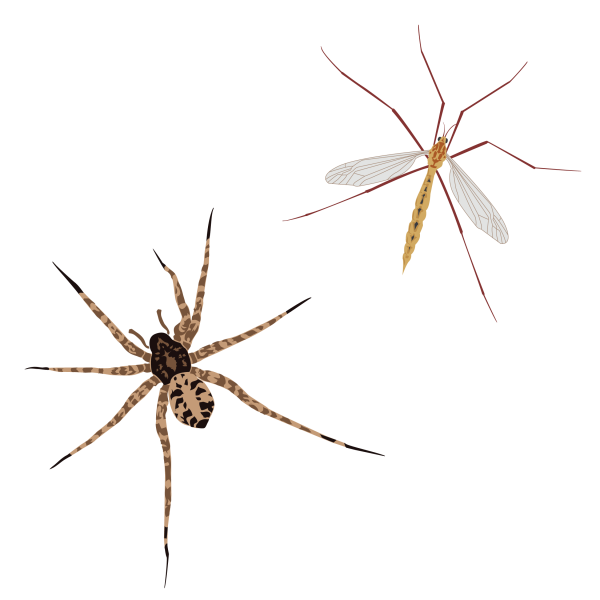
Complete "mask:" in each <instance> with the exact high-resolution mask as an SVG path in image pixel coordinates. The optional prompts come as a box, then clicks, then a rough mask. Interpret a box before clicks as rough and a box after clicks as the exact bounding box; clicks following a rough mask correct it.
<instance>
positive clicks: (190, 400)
mask: <svg viewBox="0 0 600 600" xmlns="http://www.w3.org/2000/svg"><path fill="white" fill-rule="evenodd" d="M211 223H212V212H211V215H210V219H209V221H208V231H207V234H206V247H205V251H204V265H203V266H202V272H201V274H200V281H199V283H198V292H197V294H196V303H195V305H194V314H193V315H191V316H190V309H189V308H188V306H187V304H186V302H185V299H184V297H183V292H182V291H181V287H180V285H179V281H178V279H177V275H175V273H174V272H173V271H171V269H169V267H167V266H166V265H165V263H163V262H162V260H161V259H160V257H159V256H158V254H156V252H154V253H155V254H156V257H157V258H158V260H159V262H160V264H161V265H162V267H163V269H164V270H165V271H166V272H167V273H168V274H169V275H170V276H171V279H172V280H173V290H174V292H175V301H176V302H177V307H178V308H179V312H180V313H181V321H179V323H178V324H177V325H176V326H175V328H174V331H173V337H172V338H171V337H170V332H169V329H168V328H167V326H166V325H165V323H164V321H163V319H162V316H161V311H160V310H158V311H157V315H158V319H159V321H160V324H161V325H162V326H163V328H164V329H165V330H166V332H167V333H162V332H159V333H155V334H154V335H153V336H152V337H151V338H150V348H149V350H150V352H145V351H144V350H142V349H141V348H139V347H138V346H136V345H135V344H134V343H133V342H131V341H130V340H129V339H127V337H126V336H125V335H124V334H123V332H122V331H121V330H120V329H119V328H118V327H117V326H116V325H115V324H114V323H113V322H112V321H111V320H110V319H109V318H108V317H107V316H106V315H105V314H104V313H103V312H102V311H101V310H100V309H99V308H98V306H96V304H94V303H93V302H92V300H91V299H90V298H89V297H88V296H87V295H86V294H85V293H84V292H83V291H82V289H81V288H80V287H79V286H78V285H77V284H76V283H75V282H74V281H73V280H72V279H71V278H70V277H69V276H68V275H67V274H66V273H65V272H64V271H62V270H61V269H60V268H59V267H58V266H57V265H56V264H55V265H54V266H55V267H56V268H57V269H58V270H59V271H60V272H61V273H62V274H63V275H64V277H65V278H66V279H67V281H68V282H69V283H70V284H71V285H72V286H73V287H74V288H75V290H76V292H77V293H78V294H79V295H80V296H81V298H82V299H83V301H84V302H85V303H86V304H87V305H88V306H89V307H90V309H91V311H92V312H93V313H94V314H95V315H96V316H97V317H98V318H99V319H100V321H102V323H104V325H106V327H108V329H109V330H110V332H111V333H112V335H113V337H114V338H115V339H116V340H117V341H118V342H119V343H120V344H121V346H123V348H125V350H127V352H129V353H130V354H133V355H134V356H139V357H140V358H142V359H143V360H144V361H146V362H145V363H143V364H140V365H128V366H125V367H114V368H94V367H28V368H29V369H42V370H45V371H57V372H60V373H100V374H103V375H137V374H138V373H152V377H150V378H149V379H146V381H144V383H142V384H141V385H140V386H138V387H137V388H136V389H135V390H134V392H133V393H132V394H131V395H130V396H129V398H127V401H126V402H125V404H124V405H123V406H122V407H121V409H120V410H119V412H118V413H117V414H116V415H115V416H114V417H113V418H112V420H111V421H109V422H108V423H107V424H106V425H105V426H104V427H102V429H99V430H98V431H97V432H96V433H95V434H94V435H93V436H92V437H91V438H89V439H88V440H87V441H85V442H84V443H83V444H81V445H80V446H78V447H77V448H75V450H72V451H71V452H69V454H67V455H66V456H63V457H62V458H61V459H60V460H59V461H58V462H57V463H56V464H54V465H53V466H52V467H50V468H51V469H54V467H56V466H57V465H59V464H60V463H61V462H63V461H64V460H66V459H67V458H70V457H71V456H73V455H74V454H76V453H77V452H79V451H80V450H83V449H84V448H86V447H87V446H89V445H90V444H92V443H93V442H95V441H96V440H97V439H98V438H99V437H100V436H102V435H104V434H105V433H106V432H107V431H109V430H110V429H112V428H113V427H114V426H115V425H117V423H119V422H120V421H121V420H122V419H123V417H125V415H127V413H128V412H129V411H130V410H131V409H132V408H133V407H134V406H135V405H136V404H137V403H138V402H140V401H141V400H142V399H143V398H144V396H146V395H147V394H148V392H150V390H151V389H152V388H153V387H155V386H157V385H158V384H159V383H162V387H161V388H160V392H159V396H158V404H157V407H156V431H157V433H158V437H159V439H160V443H161V445H162V449H163V457H164V465H165V510H164V516H165V524H164V548H165V555H166V568H165V586H166V583H167V573H168V569H169V546H168V530H169V514H170V512H171V451H170V443H169V434H168V432H167V421H166V413H167V404H170V405H171V409H172V411H173V413H174V414H175V416H176V417H177V420H178V421H180V422H181V423H183V424H184V425H188V426H189V427H195V428H197V429H204V428H205V427H206V426H207V424H208V421H209V419H210V417H211V415H212V412H213V409H214V405H215V403H214V400H213V397H212V395H211V393H210V391H209V389H208V386H207V385H206V383H207V382H208V383H214V384H216V385H219V386H221V387H223V388H225V389H226V390H229V391H230V392H231V393H232V394H234V395H235V396H237V397H238V398H239V399H240V400H241V401H242V402H244V404H246V405H247V406H249V407H250V408H253V409H254V410H256V411H258V412H259V413H262V414H263V415H267V416H269V417H272V418H273V419H277V420H279V421H282V422H283V423H287V424H288V425H292V426H293V427H296V428H298V429H301V430H302V431H306V432H307V433H311V434H312V435H316V436H317V437H320V438H322V439H324V440H327V441H328V442H333V443H334V444H337V445H338V446H343V447H344V448H350V450H359V451H361V452H368V453H369V454H378V455H379V456H383V455H382V454H379V453H378V452H371V451H370V450H364V449H363V448H357V447H355V446H350V445H349V444H345V443H344V442H340V441H339V440H335V439H333V438H331V437H328V436H326V435H323V434H322V433H319V432H317V431H314V430H313V429H309V428H308V427H305V426H304V425H301V424H300V423H296V422H295V421H292V420H291V419H288V418H287V417H284V416H283V415H280V414H279V413H276V412H275V411H273V410H270V409H269V408H267V407H266V406H265V405H264V404H261V403H260V402H258V401H257V400H255V399H254V398H252V397H251V396H250V395H248V394H247V393H246V392H245V391H244V390H243V389H242V388H241V387H240V386H239V385H238V384H237V383H236V382H235V381H233V379H230V378H229V377H225V375H220V374H219V373H215V372H214V371H205V370H203V369H199V368H197V367H194V366H193V365H194V364H196V363H198V362H200V361H202V360H204V359H205V358H208V357H209V356H212V355H213V354H216V353H217V352H221V351H222V350H226V349H227V348H230V347H231V346H234V345H235V344H238V343H239V342H243V341H244V340H247V339H248V338H251V337H252V336H253V335H256V334H257V333H260V332H261V331H264V330H265V329H267V328H268V327H270V326H271V325H274V324H275V323H277V321H279V320H280V319H282V318H283V317H285V316H286V315H289V314H290V313H291V312H292V311H293V310H295V309H296V308H298V307H299V306H301V305H302V304H304V303H305V302H307V301H308V300H310V298H307V299H306V300H303V301H302V302H299V303H298V304H296V305H295V306H292V308H289V309H288V310H286V311H285V312H283V313H281V314H280V315H278V316H276V317H274V318H273V319H271V320H270V321H267V322H266V323H263V324H262V325H259V326H258V327H255V328H254V329H250V330H248V331H246V332H245V333H242V334H240V335H238V336H235V337H232V338H228V339H225V340H221V341H219V342H214V343H212V344H208V345H207V346H204V347H203V348H200V349H199V350H196V351H195V352H192V353H191V354H190V353H188V350H189V349H190V346H191V345H192V341H193V340H194V337H195V335H196V333H198V329H199V327H200V316H201V313H202V306H203V304H204V290H205V286H206V276H207V274H208V259H209V253H210V229H211ZM129 333H131V334H133V335H135V336H136V337H137V338H139V339H140V340H141V342H142V343H143V345H144V346H145V347H146V348H148V346H147V345H146V342H145V341H144V339H143V338H142V336H141V335H140V334H139V333H137V332H135V331H134V330H133V329H130V330H129Z"/></svg>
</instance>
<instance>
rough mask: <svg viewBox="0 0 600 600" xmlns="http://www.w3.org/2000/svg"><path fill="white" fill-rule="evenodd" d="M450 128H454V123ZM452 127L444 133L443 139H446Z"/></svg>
mask: <svg viewBox="0 0 600 600" xmlns="http://www.w3.org/2000/svg"><path fill="white" fill-rule="evenodd" d="M452 127H456V123H454V125H452ZM452 127H450V129H448V131H446V133H444V137H445V138H446V139H447V138H448V134H449V133H450V132H451V131H452Z"/></svg>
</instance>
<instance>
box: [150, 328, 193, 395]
mask: <svg viewBox="0 0 600 600" xmlns="http://www.w3.org/2000/svg"><path fill="white" fill-rule="evenodd" d="M150 350H151V351H152V359H151V360H150V368H151V369H152V374H153V375H156V376H157V377H158V378H159V379H160V380H161V381H162V383H164V384H165V385H166V384H168V383H169V382H170V381H171V379H173V377H175V375H178V374H179V373H189V372H190V368H191V366H192V363H191V362H190V355H189V354H188V351H187V350H186V349H185V348H184V346H183V344H181V343H179V342H176V341H175V340H173V339H172V338H171V336H169V335H167V334H166V333H162V332H159V333H155V334H154V335H153V336H152V337H151V338H150Z"/></svg>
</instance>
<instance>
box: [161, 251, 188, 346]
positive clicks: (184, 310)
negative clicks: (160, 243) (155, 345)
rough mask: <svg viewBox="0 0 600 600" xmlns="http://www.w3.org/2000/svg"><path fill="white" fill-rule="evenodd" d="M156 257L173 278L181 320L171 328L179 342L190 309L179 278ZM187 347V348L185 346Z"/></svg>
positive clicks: (185, 326)
mask: <svg viewBox="0 0 600 600" xmlns="http://www.w3.org/2000/svg"><path fill="white" fill-rule="evenodd" d="M154 254H156V250H154ZM156 258H158V262H160V264H161V265H162V267H163V269H164V270H165V271H166V272H167V273H168V274H169V275H170V276H171V279H172V280H173V291H174V292H175V302H177V308H178V309H179V312H180V313H181V321H179V323H178V324H177V325H176V326H175V328H174V329H173V339H174V340H175V341H176V342H181V340H182V338H183V336H184V335H185V332H186V331H187V328H188V327H189V326H190V320H191V317H190V309H189V308H188V305H187V304H186V302H185V298H184V297H183V291H182V290H181V286H180V285H179V279H177V275H175V273H174V272H173V271H171V269H169V267H167V265H165V263H164V262H163V261H162V260H160V256H159V255H158V254H156ZM186 349H187V348H186Z"/></svg>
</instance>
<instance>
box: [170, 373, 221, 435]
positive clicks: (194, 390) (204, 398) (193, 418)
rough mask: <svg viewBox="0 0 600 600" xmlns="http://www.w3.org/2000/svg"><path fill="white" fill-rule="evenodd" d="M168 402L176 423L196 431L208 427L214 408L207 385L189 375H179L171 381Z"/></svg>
mask: <svg viewBox="0 0 600 600" xmlns="http://www.w3.org/2000/svg"><path fill="white" fill-rule="evenodd" d="M169 401H170V404H171V410H172V411H173V414H174V415H175V416H176V417H177V420H178V421H180V422H181V423H183V424H184V425H187V426H188V427H195V428H198V429H204V428H205V427H206V426H207V425H208V420H209V419H210V417H211V415H212V413H213V410H214V408H215V401H214V400H213V397H212V394H211V393H210V390H209V389H208V387H207V385H206V384H205V383H204V382H203V381H202V380H201V379H198V377H196V376H195V375H192V374H191V373H180V374H178V375H175V377H173V379H171V385H170V386H169Z"/></svg>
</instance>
